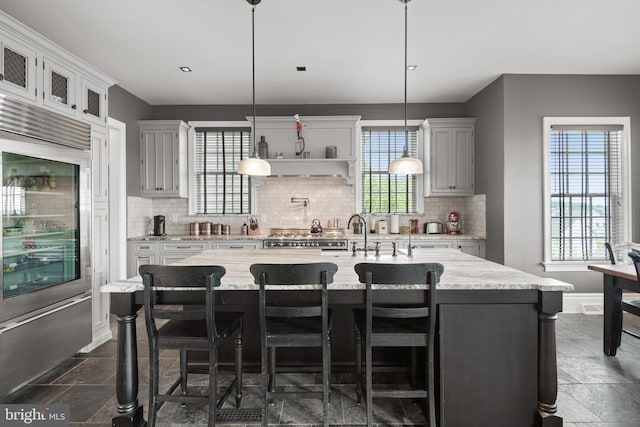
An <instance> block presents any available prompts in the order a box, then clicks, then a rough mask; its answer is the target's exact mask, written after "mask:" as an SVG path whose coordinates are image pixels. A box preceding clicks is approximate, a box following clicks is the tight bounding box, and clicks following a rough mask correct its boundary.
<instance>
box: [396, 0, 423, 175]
mask: <svg viewBox="0 0 640 427" xmlns="http://www.w3.org/2000/svg"><path fill="white" fill-rule="evenodd" d="M410 1H411V0H400V2H401V3H404V149H403V150H402V157H400V158H399V159H395V160H393V161H392V162H391V163H389V173H390V174H398V175H419V174H421V173H424V168H423V166H422V162H421V161H420V159H417V158H415V157H409V147H408V144H409V131H408V130H407V3H409V2H410Z"/></svg>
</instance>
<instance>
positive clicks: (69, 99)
mask: <svg viewBox="0 0 640 427" xmlns="http://www.w3.org/2000/svg"><path fill="white" fill-rule="evenodd" d="M42 68H43V71H44V74H43V79H44V80H43V84H42V102H43V104H44V105H45V106H47V107H50V108H51V109H55V110H56V111H58V112H61V113H64V114H67V115H70V116H74V117H75V116H76V115H77V112H78V101H77V99H76V95H77V93H78V92H77V89H78V88H77V87H76V85H77V84H78V79H77V77H76V71H74V70H73V69H71V68H70V67H66V66H65V65H63V64H62V63H61V62H59V61H57V60H56V59H53V58H52V57H49V56H43V57H42Z"/></svg>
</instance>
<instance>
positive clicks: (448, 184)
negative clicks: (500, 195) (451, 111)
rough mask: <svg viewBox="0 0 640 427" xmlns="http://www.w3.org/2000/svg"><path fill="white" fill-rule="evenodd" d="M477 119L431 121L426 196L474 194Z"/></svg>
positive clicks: (426, 161)
mask: <svg viewBox="0 0 640 427" xmlns="http://www.w3.org/2000/svg"><path fill="white" fill-rule="evenodd" d="M474 123H475V119H468V118H465V119H428V120H427V129H426V132H425V134H426V135H427V137H426V139H425V142H426V147H425V150H424V152H425V157H426V159H425V163H426V164H427V165H428V170H427V171H426V173H425V174H424V179H425V195H426V196H469V195H473V192H474V189H473V182H474V181H473V179H474V178H473V173H474V166H473V163H474V152H473V150H474V143H473V136H474V135H473V134H474V129H473V128H474Z"/></svg>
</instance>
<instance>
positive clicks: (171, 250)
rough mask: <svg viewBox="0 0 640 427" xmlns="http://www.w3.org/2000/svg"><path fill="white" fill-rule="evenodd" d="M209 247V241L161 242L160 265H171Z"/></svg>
mask: <svg viewBox="0 0 640 427" xmlns="http://www.w3.org/2000/svg"><path fill="white" fill-rule="evenodd" d="M207 249H209V242H205V241H189V240H183V241H180V242H173V243H165V242H161V243H160V258H159V261H160V262H159V263H160V265H170V264H173V263H174V262H176V261H180V260H181V259H184V258H187V257H189V256H191V255H195V254H199V253H200V252H202V251H205V250H207Z"/></svg>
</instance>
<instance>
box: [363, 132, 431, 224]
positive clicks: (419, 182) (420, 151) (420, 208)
mask: <svg viewBox="0 0 640 427" xmlns="http://www.w3.org/2000/svg"><path fill="white" fill-rule="evenodd" d="M426 125H427V124H426V120H419V119H418V120H415V119H413V120H407V126H408V127H409V126H410V127H417V128H418V130H417V140H416V143H417V153H416V156H417V158H418V159H420V161H422V163H423V165H425V167H424V173H428V170H427V167H426V162H425V160H426V159H425V158H424V157H425V156H424V141H425V137H424V134H425V126H426ZM399 126H401V127H404V120H360V121H359V122H358V126H357V128H356V141H357V146H356V179H355V184H356V188H355V190H356V191H355V193H356V194H355V198H356V201H355V202H356V203H355V206H356V212H363V210H362V209H363V206H362V199H363V197H362V191H364V185H363V182H362V129H363V128H371V127H376V128H385V127H389V128H392V127H394V128H397V127H399ZM422 177H423V175H418V177H417V178H416V212H398V215H420V214H423V213H424V179H423V178H422ZM374 215H384V214H383V213H377V214H374Z"/></svg>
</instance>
